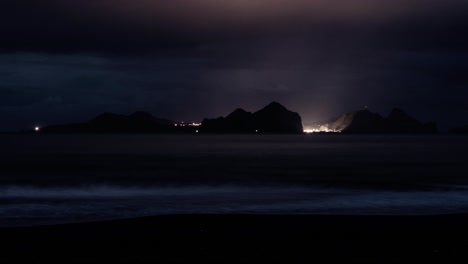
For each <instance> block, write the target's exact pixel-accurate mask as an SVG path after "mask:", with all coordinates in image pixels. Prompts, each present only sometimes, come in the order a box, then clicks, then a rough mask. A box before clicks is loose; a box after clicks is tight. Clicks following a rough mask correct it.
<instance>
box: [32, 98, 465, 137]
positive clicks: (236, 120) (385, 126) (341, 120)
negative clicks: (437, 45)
mask: <svg viewBox="0 0 468 264" xmlns="http://www.w3.org/2000/svg"><path fill="white" fill-rule="evenodd" d="M467 130H468V126H465V127H460V128H456V129H451V130H450V131H449V132H450V133H467ZM30 132H41V133H78V134H79V133H220V134H227V133H232V134H239V133H240V134H246V133H247V134H302V133H304V132H308V133H309V132H317V133H344V134H432V133H438V132H439V131H438V128H437V124H436V123H434V122H428V123H424V122H421V121H419V120H417V119H416V118H414V117H413V116H411V115H409V114H408V113H406V112H405V111H403V110H401V109H399V108H394V109H393V110H392V111H391V112H390V114H389V115H388V116H382V115H381V114H379V113H375V112H371V111H369V110H368V109H364V110H357V111H353V112H348V113H345V114H343V115H341V116H339V117H335V118H331V119H328V120H326V121H323V122H316V123H314V124H312V126H310V127H307V128H304V127H303V124H302V118H301V116H300V114H299V113H297V112H293V111H291V110H289V109H287V108H286V107H284V106H283V105H282V104H280V103H278V102H272V103H270V104H268V105H267V106H265V107H263V108H262V109H260V110H258V111H256V112H248V111H246V110H244V109H242V108H237V109H236V110H234V111H233V112H231V113H230V114H228V115H227V116H225V117H223V116H221V117H217V118H205V119H204V120H203V121H202V122H201V123H183V122H176V121H172V120H169V119H165V118H159V117H156V116H154V115H152V114H150V113H148V112H144V111H137V112H135V113H133V114H130V115H122V114H115V113H109V112H105V113H103V114H100V115H98V116H97V117H95V118H93V119H91V120H89V121H87V122H84V123H72V124H63V125H50V126H46V127H43V128H40V129H39V128H37V129H36V130H35V131H30Z"/></svg>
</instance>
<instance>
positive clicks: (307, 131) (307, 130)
mask: <svg viewBox="0 0 468 264" xmlns="http://www.w3.org/2000/svg"><path fill="white" fill-rule="evenodd" d="M304 133H307V134H311V133H341V131H340V130H335V129H329V128H327V127H324V126H322V127H320V128H318V129H317V128H313V129H304Z"/></svg>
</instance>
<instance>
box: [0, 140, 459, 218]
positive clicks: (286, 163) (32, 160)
mask: <svg viewBox="0 0 468 264" xmlns="http://www.w3.org/2000/svg"><path fill="white" fill-rule="evenodd" d="M0 146H1V153H0V226H28V225H43V224H59V223H71V222H86V221H99V220H108V219H121V218H133V217H141V216H154V215H169V214H338V215H428V214H429V215H430V214H449V213H468V153H467V149H468V137H465V136H450V135H402V136H394V135H147V134H141V135H43V134H27V135H26V134H25V135H7V134H5V135H0Z"/></svg>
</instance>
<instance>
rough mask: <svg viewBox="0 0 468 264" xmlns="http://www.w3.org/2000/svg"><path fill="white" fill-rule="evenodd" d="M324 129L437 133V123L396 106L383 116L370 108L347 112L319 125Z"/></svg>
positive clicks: (353, 131) (364, 131)
mask: <svg viewBox="0 0 468 264" xmlns="http://www.w3.org/2000/svg"><path fill="white" fill-rule="evenodd" d="M317 129H319V130H323V131H336V132H342V133H350V134H359V133H389V134H421V133H437V126H436V124H435V123H422V122H420V121H418V120H417V119H415V118H414V117H412V116H410V115H408V114H407V113H406V112H404V111H403V110H401V109H398V108H395V109H393V110H392V112H391V113H390V114H389V115H388V117H383V116H381V115H380V114H377V113H373V112H371V111H369V110H360V111H355V112H350V113H346V114H344V115H342V116H340V117H339V118H336V119H334V120H331V121H328V122H324V123H321V124H318V125H317Z"/></svg>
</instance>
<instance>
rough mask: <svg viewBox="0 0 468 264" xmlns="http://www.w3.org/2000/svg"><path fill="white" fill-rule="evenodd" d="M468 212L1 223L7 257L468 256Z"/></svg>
mask: <svg viewBox="0 0 468 264" xmlns="http://www.w3.org/2000/svg"><path fill="white" fill-rule="evenodd" d="M467 223H468V215H465V214H461V215H445V216H305V215H303V216H288V215H176V216H157V217H146V218H139V219H128V220H115V221H106V222H96V223H82V224H69V225H56V226H40V227H20V228H4V229H0V234H1V240H2V251H1V253H0V263H19V262H24V261H27V262H29V263H48V262H61V263H95V262H97V263H142V262H143V263H181V262H182V263H195V262H197V263H226V262H230V263H245V262H249V263H251V262H254V263H266V262H280V263H313V262H316V263H330V262H332V261H340V262H341V263H424V262H438V263H450V262H457V263H466V262H465V261H466V260H467V259H468V225H467Z"/></svg>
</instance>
